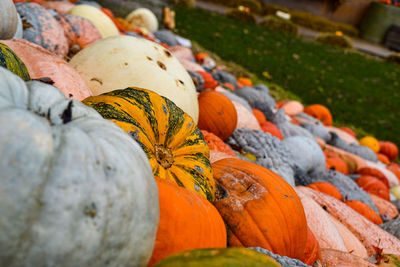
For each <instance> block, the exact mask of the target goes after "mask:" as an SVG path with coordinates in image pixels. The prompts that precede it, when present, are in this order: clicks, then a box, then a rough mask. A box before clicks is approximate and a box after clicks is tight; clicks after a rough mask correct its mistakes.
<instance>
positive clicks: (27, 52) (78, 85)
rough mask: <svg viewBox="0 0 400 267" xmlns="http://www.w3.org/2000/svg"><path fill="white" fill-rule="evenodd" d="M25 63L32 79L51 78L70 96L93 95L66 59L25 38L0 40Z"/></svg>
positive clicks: (54, 83) (52, 81)
mask: <svg viewBox="0 0 400 267" xmlns="http://www.w3.org/2000/svg"><path fill="white" fill-rule="evenodd" d="M0 42H1V43H3V44H6V45H7V46H8V47H9V48H11V49H12V50H13V51H14V52H15V54H17V56H18V57H19V58H20V59H21V60H22V61H23V62H24V63H25V66H26V68H27V69H28V71H29V74H30V76H31V78H32V79H40V78H46V77H47V78H50V80H49V82H50V83H53V85H54V86H55V87H57V88H58V89H60V90H61V91H62V92H63V93H64V95H65V96H66V97H68V98H73V99H77V100H82V99H84V98H86V97H88V96H91V95H92V92H91V91H90V89H89V88H88V86H87V85H86V83H85V81H84V80H83V79H82V77H81V76H80V75H79V74H78V73H77V72H76V70H75V69H74V68H72V67H71V66H70V65H69V64H68V63H67V62H66V61H65V60H63V59H61V58H60V57H57V56H56V55H54V54H53V53H51V52H49V51H47V50H46V49H44V48H42V47H40V46H38V45H36V44H34V43H31V42H29V41H26V40H23V39H12V40H4V41H0Z"/></svg>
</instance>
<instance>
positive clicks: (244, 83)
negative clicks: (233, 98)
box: [237, 77, 253, 87]
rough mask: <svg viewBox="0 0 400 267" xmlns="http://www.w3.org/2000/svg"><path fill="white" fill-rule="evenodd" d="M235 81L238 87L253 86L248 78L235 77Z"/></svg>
mask: <svg viewBox="0 0 400 267" xmlns="http://www.w3.org/2000/svg"><path fill="white" fill-rule="evenodd" d="M237 83H238V86H239V87H243V86H253V82H252V81H251V80H250V79H249V78H245V77H239V78H238V79H237Z"/></svg>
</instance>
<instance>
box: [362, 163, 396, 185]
mask: <svg viewBox="0 0 400 267" xmlns="http://www.w3.org/2000/svg"><path fill="white" fill-rule="evenodd" d="M357 173H358V174H361V175H368V176H373V177H375V178H377V179H378V180H380V181H381V182H382V183H384V184H385V185H386V187H387V188H389V181H388V179H387V178H386V176H385V175H384V174H383V173H382V172H381V171H379V170H378V169H375V168H371V167H363V168H361V169H359V170H357Z"/></svg>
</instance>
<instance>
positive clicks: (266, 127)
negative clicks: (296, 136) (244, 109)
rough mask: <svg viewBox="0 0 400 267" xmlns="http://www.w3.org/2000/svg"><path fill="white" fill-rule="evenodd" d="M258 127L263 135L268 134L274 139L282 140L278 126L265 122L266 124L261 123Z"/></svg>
mask: <svg viewBox="0 0 400 267" xmlns="http://www.w3.org/2000/svg"><path fill="white" fill-rule="evenodd" d="M260 126H261V130H262V131H263V132H264V133H270V134H271V135H273V136H275V137H276V138H279V139H280V140H283V135H282V133H281V130H279V128H278V126H276V125H275V124H273V123H272V122H269V121H266V122H263V123H261V124H260Z"/></svg>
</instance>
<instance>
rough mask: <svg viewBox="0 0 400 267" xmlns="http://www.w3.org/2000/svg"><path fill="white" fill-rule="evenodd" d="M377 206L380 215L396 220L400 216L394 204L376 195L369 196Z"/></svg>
mask: <svg viewBox="0 0 400 267" xmlns="http://www.w3.org/2000/svg"><path fill="white" fill-rule="evenodd" d="M369 195H370V197H371V199H372V201H373V202H374V204H375V206H376V207H377V208H378V210H379V214H380V215H382V216H385V217H388V218H390V219H394V218H396V217H397V216H398V215H399V211H398V210H397V207H396V206H395V205H393V204H392V202H390V201H387V200H386V199H383V198H381V197H378V196H376V195H374V194H369Z"/></svg>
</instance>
